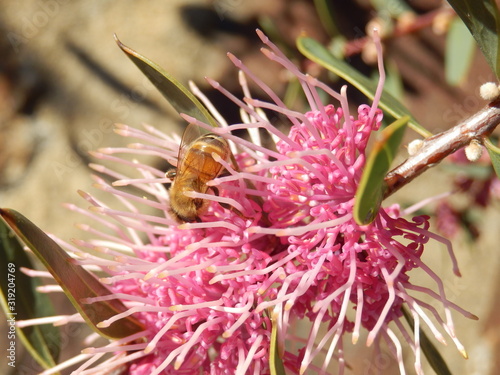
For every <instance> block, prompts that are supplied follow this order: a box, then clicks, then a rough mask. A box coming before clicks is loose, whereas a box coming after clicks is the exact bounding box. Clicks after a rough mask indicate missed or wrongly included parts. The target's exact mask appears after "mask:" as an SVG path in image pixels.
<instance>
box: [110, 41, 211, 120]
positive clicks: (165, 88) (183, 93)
mask: <svg viewBox="0 0 500 375" xmlns="http://www.w3.org/2000/svg"><path fill="white" fill-rule="evenodd" d="M115 40H116V43H117V44H118V47H120V48H121V50H122V51H123V52H125V54H126V55H127V56H128V57H129V59H130V60H132V62H133V63H134V64H135V65H136V66H137V67H138V68H139V69H140V70H141V71H142V72H143V73H144V74H145V75H146V77H148V79H149V80H150V81H151V83H152V84H153V85H155V86H156V88H157V89H158V90H159V91H160V93H161V94H162V95H163V96H164V97H165V98H166V99H167V100H168V101H169V102H170V104H171V105H172V107H174V109H175V110H176V111H177V112H179V113H185V114H186V115H189V116H191V117H194V118H196V119H197V120H200V121H202V122H204V123H206V124H210V125H212V126H213V127H217V126H218V124H217V122H216V121H215V119H214V118H213V116H212V115H211V114H210V113H209V112H208V110H207V109H206V108H205V107H204V106H203V104H201V103H200V101H199V100H198V99H196V97H195V96H194V95H193V94H192V93H191V92H190V91H189V90H188V89H187V88H186V87H184V86H183V85H182V84H181V83H180V82H179V81H177V80H176V79H175V78H174V77H172V76H171V75H170V74H168V73H167V72H165V70H163V69H162V68H161V67H160V66H159V65H157V64H156V63H154V62H153V61H151V60H149V59H148V58H147V57H144V56H142V55H141V54H139V53H137V52H136V51H134V50H133V49H131V48H129V47H127V46H126V45H124V44H123V43H122V42H120V40H119V39H118V37H117V36H116V35H115Z"/></svg>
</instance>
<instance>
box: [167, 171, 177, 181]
mask: <svg viewBox="0 0 500 375" xmlns="http://www.w3.org/2000/svg"><path fill="white" fill-rule="evenodd" d="M176 175H177V171H176V170H175V169H171V170H169V171H167V173H165V177H166V178H170V179H171V180H173V179H174V178H175V176H176Z"/></svg>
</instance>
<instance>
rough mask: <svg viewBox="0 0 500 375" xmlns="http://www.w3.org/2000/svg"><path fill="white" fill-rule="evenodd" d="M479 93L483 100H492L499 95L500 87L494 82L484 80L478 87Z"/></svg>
mask: <svg viewBox="0 0 500 375" xmlns="http://www.w3.org/2000/svg"><path fill="white" fill-rule="evenodd" d="M479 95H481V98H483V99H484V100H488V101H492V100H495V99H496V98H498V97H499V96H500V89H499V88H498V85H497V84H496V83H495V82H486V83H483V84H482V85H481V87H480V88H479Z"/></svg>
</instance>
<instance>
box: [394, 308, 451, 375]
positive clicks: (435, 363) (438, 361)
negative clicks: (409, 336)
mask: <svg viewBox="0 0 500 375" xmlns="http://www.w3.org/2000/svg"><path fill="white" fill-rule="evenodd" d="M401 310H402V311H403V315H404V317H405V319H406V321H407V322H408V324H409V325H410V327H411V329H412V331H413V332H415V321H414V320H413V317H412V316H411V314H410V313H409V312H408V310H407V309H406V308H404V307H403V308H402V309H401ZM418 332H419V335H420V347H421V348H422V352H423V353H424V355H425V358H427V361H429V364H430V365H431V367H432V369H433V370H434V371H435V372H436V375H451V372H450V370H449V369H448V365H447V364H446V362H445V361H444V359H443V357H442V356H441V354H440V353H439V351H438V350H437V349H436V347H435V346H434V344H433V343H432V341H431V340H429V338H428V337H427V335H426V334H425V332H424V331H422V330H421V329H419V330H418Z"/></svg>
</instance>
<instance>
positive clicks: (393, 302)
mask: <svg viewBox="0 0 500 375" xmlns="http://www.w3.org/2000/svg"><path fill="white" fill-rule="evenodd" d="M258 34H259V36H260V37H261V39H262V41H263V42H264V43H265V44H266V45H267V46H268V47H269V49H263V53H264V54H265V55H266V56H267V57H269V58H270V59H271V60H273V61H276V62H277V63H279V64H281V65H282V66H283V68H284V69H286V70H288V71H289V72H290V73H291V74H293V75H294V76H295V77H296V78H297V79H298V80H299V82H300V83H301V85H302V88H303V90H304V93H305V95H306V97H307V99H308V101H309V105H310V107H311V110H310V111H309V112H307V113H305V114H303V113H298V112H294V111H293V110H291V109H288V108H286V106H285V105H284V104H283V102H282V101H281V100H280V99H279V98H278V97H277V96H276V95H275V94H274V93H273V92H272V91H271V90H270V89H269V87H268V86H266V85H265V84H264V83H263V82H262V81H260V80H259V79H258V78H257V77H255V76H254V75H253V74H252V73H251V72H250V71H248V69H247V68H246V67H245V66H244V65H243V64H242V63H241V62H240V61H239V60H237V59H236V58H235V57H234V56H232V55H229V57H230V59H231V60H232V61H233V62H234V64H235V65H236V66H237V67H238V68H239V69H240V70H241V72H240V83H241V86H242V88H243V91H244V93H245V98H244V100H243V101H241V100H239V99H237V98H236V97H234V96H233V95H231V94H230V93H229V92H227V91H226V90H224V89H223V88H221V87H220V86H219V84H217V83H216V82H214V81H212V80H209V82H210V83H211V84H212V85H213V86H214V87H215V88H217V89H218V90H220V92H222V93H223V94H225V95H226V96H227V97H228V98H229V99H231V100H232V101H233V102H235V103H236V104H237V105H238V106H239V107H240V109H241V113H242V120H243V121H242V123H240V124H232V125H228V124H227V123H225V121H224V119H223V118H221V116H220V115H219V114H218V113H217V111H216V110H215V109H214V108H213V107H212V105H211V104H210V103H209V102H208V101H207V100H206V98H205V97H204V96H203V95H202V94H201V93H200V92H199V90H198V89H197V88H196V87H195V86H194V85H192V87H191V88H192V90H193V92H194V93H195V94H196V95H197V96H198V97H199V98H200V99H201V100H202V101H203V102H204V103H205V105H206V106H207V108H209V110H210V111H211V112H212V113H213V115H214V116H215V118H216V119H217V121H218V122H219V124H220V127H219V128H212V127H210V126H209V125H207V124H204V123H202V122H200V121H198V120H196V119H194V118H192V117H189V116H186V115H183V117H184V118H185V119H186V120H187V121H188V122H191V123H195V124H196V125H198V126H200V127H202V128H205V129H207V130H208V131H210V132H213V133H216V134H219V135H221V136H223V137H224V138H226V139H227V140H228V141H229V142H230V145H231V148H232V152H233V154H234V157H235V160H236V162H237V164H238V166H237V167H238V168H235V166H233V165H232V164H231V163H228V162H226V161H224V160H220V161H219V162H220V163H221V164H222V165H223V166H224V168H225V169H226V170H227V173H226V174H224V175H223V176H221V177H219V178H216V179H214V180H212V181H210V182H209V185H210V186H213V187H217V190H218V195H215V194H212V193H210V192H209V193H207V194H201V193H192V194H191V195H190V197H191V198H202V199H206V200H208V201H209V204H208V208H207V210H206V212H204V213H202V214H201V219H202V221H201V222H195V223H184V224H181V225H178V224H177V223H176V222H175V221H174V220H173V219H172V218H171V217H170V216H169V213H168V207H169V202H168V199H169V198H168V191H167V188H166V187H165V183H167V182H169V180H168V179H166V178H165V171H163V170H158V169H156V168H154V167H151V166H150V165H147V164H145V163H142V162H140V161H138V160H132V161H129V159H126V158H121V157H118V156H116V154H121V153H124V154H132V155H142V154H147V155H154V156H159V157H160V158H162V159H164V160H166V161H169V162H171V163H173V164H174V165H175V164H176V163H177V161H176V156H177V152H178V147H179V141H180V140H179V139H178V138H177V137H174V138H172V137H170V136H168V135H165V134H163V133H162V132H160V131H159V130H157V129H156V128H153V127H151V126H147V125H146V126H145V131H141V130H138V129H133V128H130V127H127V126H125V125H118V126H117V130H116V132H117V133H118V134H120V135H123V136H126V137H133V138H136V139H141V140H143V141H145V144H132V145H130V146H129V147H127V148H108V149H103V150H100V151H99V152H97V153H93V155H94V156H95V157H97V158H99V159H103V160H107V161H113V162H118V163H120V164H123V165H124V166H126V167H127V168H129V169H130V170H131V171H135V172H137V175H138V177H133V178H132V177H128V176H124V175H121V174H119V173H117V172H114V171H112V170H110V169H108V168H107V167H104V166H101V165H92V167H93V168H94V169H95V170H97V171H98V172H100V173H101V174H103V175H108V176H110V177H112V178H113V179H115V180H116V181H115V182H114V183H113V184H112V185H109V184H108V183H107V182H106V181H105V180H104V179H102V178H99V177H95V179H96V181H97V184H96V186H97V187H98V188H100V189H102V190H104V191H107V192H109V193H111V194H112V195H113V196H114V197H115V198H116V199H117V200H118V201H119V203H120V204H121V206H122V208H111V207H110V206H108V205H107V204H104V203H103V202H100V201H98V200H97V199H95V198H93V197H92V196H90V195H88V194H85V193H82V195H83V197H84V198H85V199H86V200H87V201H88V202H89V203H90V204H91V205H92V207H91V210H90V211H86V210H82V209H80V208H78V207H76V206H73V205H70V206H69V208H70V209H72V210H75V211H78V212H81V213H82V214H84V215H87V216H89V217H91V218H93V219H95V221H96V222H98V223H101V224H103V225H104V227H105V228H106V229H107V231H101V230H99V229H97V227H94V226H88V225H86V226H82V229H84V230H86V231H88V232H91V233H92V234H95V235H96V236H97V237H99V238H100V240H95V241H90V242H86V241H76V243H75V244H66V243H63V242H62V241H60V240H59V243H61V244H63V245H64V247H65V248H66V249H68V251H69V252H71V253H73V254H74V256H75V258H76V259H78V260H79V261H80V262H81V264H84V265H92V266H93V267H94V268H93V270H94V269H99V270H103V271H105V272H106V273H108V274H109V277H106V278H101V280H102V282H104V283H106V284H108V285H109V288H111V289H112V290H113V291H114V293H116V294H115V295H113V296H112V297H116V298H119V299H121V300H122V301H123V302H124V303H125V304H126V305H127V306H129V307H130V309H129V311H128V312H127V314H130V315H131V314H133V315H134V316H135V317H136V318H137V319H139V320H140V321H141V322H142V323H143V324H144V326H145V327H146V329H147V330H146V332H145V333H141V334H142V335H143V336H145V337H146V340H144V341H135V342H134V344H133V346H131V347H129V346H127V345H132V344H131V343H132V342H133V341H134V340H136V339H137V337H133V338H126V339H123V340H120V342H112V343H110V344H109V345H108V346H105V347H102V348H98V349H96V348H92V349H87V350H86V351H85V352H84V354H82V355H81V356H80V358H78V359H79V360H85V359H87V361H86V362H85V363H84V364H83V365H82V366H81V367H80V368H79V369H78V370H77V371H76V372H74V374H80V375H83V374H98V373H101V372H103V371H105V370H107V369H111V368H113V367H114V366H118V365H121V364H126V365H128V366H129V367H128V373H129V374H133V375H142V374H152V375H157V374H200V373H203V374H267V373H269V366H268V359H269V345H270V332H271V320H273V321H276V322H277V323H276V324H277V327H278V339H279V346H280V348H281V349H282V350H283V351H284V353H283V354H282V358H283V360H284V363H285V366H286V367H287V368H288V370H289V372H290V373H301V374H302V373H305V372H306V370H307V373H311V371H317V372H320V373H324V372H325V371H326V369H327V366H328V364H329V363H330V361H331V359H332V357H335V358H336V359H337V360H338V367H339V370H338V371H334V372H333V373H343V370H344V366H345V359H344V358H343V352H344V350H343V348H344V336H345V335H346V334H350V336H351V340H352V341H353V342H354V343H356V341H357V340H358V338H359V336H360V331H361V329H362V328H365V329H367V330H368V332H369V333H368V338H367V345H371V344H372V343H373V342H376V345H377V347H378V345H379V343H380V342H381V341H385V342H387V344H388V347H389V349H390V350H391V352H392V353H393V354H394V356H395V358H396V359H397V361H398V362H399V366H400V370H401V373H404V372H405V370H404V366H403V362H402V354H401V350H402V345H401V343H400V341H399V339H398V338H397V336H396V335H395V333H394V328H396V329H397V330H399V331H400V332H401V333H402V335H403V337H404V339H405V340H406V342H407V343H408V344H409V346H410V347H411V349H412V350H413V351H414V353H415V367H416V369H417V372H419V373H421V366H420V357H421V351H420V341H419V334H418V328H419V327H420V325H421V324H422V322H423V323H425V324H426V325H427V326H428V328H429V329H430V330H431V332H432V333H433V334H434V336H435V337H436V338H437V339H438V340H439V341H441V342H444V337H443V335H442V333H441V331H440V329H439V327H438V326H436V325H435V324H434V323H433V321H437V322H438V323H439V325H440V326H441V330H444V331H445V332H446V333H447V334H448V335H449V336H450V337H451V339H452V340H453V341H454V342H455V344H456V345H457V347H458V349H459V350H460V351H461V352H462V353H465V352H464V349H463V347H462V345H461V344H460V342H459V341H458V339H457V338H456V336H455V332H454V326H453V321H452V318H451V312H450V311H451V310H452V309H453V310H456V311H458V312H460V313H462V314H464V315H466V316H469V317H471V315H470V314H469V313H467V312H465V311H463V310H462V309H460V308H459V307H457V306H456V305H454V304H453V303H451V302H450V301H448V300H447V298H446V296H445V293H444V285H443V283H442V281H441V280H440V278H439V277H438V276H437V275H436V274H435V273H434V272H433V271H432V270H431V269H430V268H429V267H428V266H427V265H426V264H425V263H423V262H422V261H421V259H420V257H421V254H422V252H423V250H424V245H425V244H426V243H427V242H428V241H429V240H430V239H433V240H435V241H438V242H442V243H443V244H444V245H445V246H446V247H447V249H448V251H449V253H450V256H451V258H452V260H453V265H454V270H455V273H456V274H458V269H457V266H456V261H455V258H454V256H453V253H452V249H451V244H450V242H449V241H447V240H446V239H444V238H442V237H439V236H437V235H435V234H433V233H432V232H430V231H429V222H428V217H426V216H418V217H414V218H413V219H412V220H406V219H404V218H403V217H402V216H403V214H404V213H402V212H401V211H400V208H399V207H398V206H397V205H392V206H390V207H386V208H383V209H381V210H380V212H379V214H378V216H377V217H376V219H375V220H374V222H373V223H372V224H370V225H366V226H359V225H357V224H356V222H355V221H354V219H353V214H352V211H353V205H354V194H355V192H356V189H357V186H358V184H359V181H360V178H361V174H362V171H363V167H364V165H365V159H366V145H367V142H368V139H369V137H370V135H371V133H372V132H373V131H375V130H377V129H378V128H379V127H380V123H381V120H382V116H383V115H382V112H381V110H379V109H378V108H377V106H378V101H379V98H380V95H381V91H382V87H383V84H384V74H383V68H382V57H381V52H380V45H379V44H377V46H378V48H379V66H380V72H381V79H380V82H379V86H378V90H377V95H376V97H375V99H374V102H373V104H372V105H371V106H368V105H362V106H360V107H359V108H358V113H357V115H355V116H352V115H350V114H349V107H348V102H347V97H346V88H345V87H344V88H342V90H341V93H340V94H339V93H337V92H335V91H333V90H332V89H331V88H329V87H328V86H326V85H325V84H323V83H321V82H319V81H317V80H316V79H315V78H313V77H310V76H307V75H304V74H302V73H301V72H299V70H298V69H297V68H296V67H295V66H294V65H293V64H292V63H291V62H290V61H289V60H288V59H287V58H286V57H285V56H284V55H283V54H282V53H281V52H280V51H279V50H278V48H277V47H276V46H275V45H274V44H272V43H271V42H270V41H269V40H268V39H267V38H266V37H265V36H264V35H263V34H262V33H261V32H258ZM377 43H378V42H377ZM246 77H250V78H251V79H252V80H253V81H254V82H255V83H256V84H257V85H259V86H260V87H261V88H262V90H264V92H266V93H267V94H268V95H269V97H270V99H271V102H262V101H258V100H254V99H252V98H251V96H250V93H249V90H248V86H247V83H246ZM318 88H319V89H322V90H324V91H325V92H327V93H328V94H329V95H330V96H331V97H332V99H335V100H336V101H338V103H339V105H338V106H337V107H335V106H334V105H332V104H328V105H323V104H322V103H321V101H320V99H319V95H318V91H317V90H318ZM263 109H266V110H267V111H268V113H269V112H274V113H275V114H276V115H278V116H280V117H281V118H283V117H286V118H287V119H288V120H289V121H290V124H291V129H290V132H289V134H285V133H283V132H281V131H280V130H278V129H277V128H276V127H274V126H273V125H272V124H271V123H270V121H269V120H268V118H267V117H266V115H265V114H264V111H263ZM237 129H247V130H248V132H249V135H250V139H251V141H246V140H243V139H241V138H238V137H236V136H234V135H232V131H233V130H237ZM261 129H263V130H265V131H266V132H267V134H269V135H270V137H269V138H270V140H272V142H274V143H275V147H273V148H266V147H264V146H263V145H262V142H261V141H262V140H261V138H260V133H259V130H261ZM214 157H216V156H214ZM219 159H220V158H219ZM125 185H131V186H133V187H134V188H136V189H139V190H140V192H139V193H138V194H133V193H131V192H129V191H128V190H123V189H121V188H119V187H121V186H125ZM220 203H223V205H221V204H220ZM75 245H76V246H75ZM81 248H83V249H85V250H86V251H88V252H86V253H83V252H82V250H81ZM413 268H421V269H422V270H423V271H424V272H426V273H427V274H428V275H429V276H430V277H431V278H432V279H433V280H434V282H435V284H436V287H437V292H434V291H433V290H430V289H427V288H425V287H422V286H418V285H415V284H413V283H412V282H411V281H410V278H409V275H408V272H409V271H410V270H411V269H413ZM416 292H421V293H422V294H426V295H427V297H429V296H430V297H432V298H434V299H435V300H436V301H435V303H433V304H432V305H431V304H429V303H426V302H423V301H422V300H421V299H420V298H419V297H418V295H416V294H418V293H416ZM108 298H109V297H108ZM87 302H92V301H87ZM403 305H405V306H406V308H407V309H408V310H409V311H410V313H411V315H412V316H413V319H414V321H415V327H414V328H415V333H412V331H411V329H409V328H406V327H405V324H404V319H402V312H401V307H402V306H403ZM437 305H439V307H435V306H437ZM353 309H354V312H355V313H354V314H350V313H349V314H348V311H349V310H353ZM425 311H427V312H428V313H430V315H431V316H432V317H433V318H434V319H433V320H431V319H430V318H429V316H428V315H427V314H426V312H425ZM439 311H441V312H444V318H442V315H441V313H440V312H439ZM127 314H123V315H127ZM348 316H349V317H351V316H352V318H349V317H348ZM123 317H124V316H122V315H120V316H116V317H115V318H113V319H111V320H109V321H106V322H102V325H107V324H111V323H112V322H113V321H119V319H121V318H123ZM303 318H307V319H308V320H310V321H311V322H312V324H311V329H310V333H309V336H308V337H307V338H300V337H297V336H296V335H295V334H294V333H292V330H291V329H290V328H291V327H292V326H293V325H294V322H295V321H296V320H297V319H303ZM322 327H326V330H324V329H323V330H320V328H322ZM285 342H294V344H295V345H301V348H300V350H298V351H296V352H292V351H289V350H288V351H287V350H286V349H284V348H285V345H284V343H285ZM127 343H128V344H127ZM301 343H302V344H301ZM121 345H124V346H123V347H122V346H121ZM320 352H321V353H322V358H324V361H323V363H319V364H317V363H316V364H313V360H314V359H315V357H316V355H317V354H318V353H320ZM104 354H108V357H109V358H108V360H107V361H106V362H104V363H101V364H95V363H94V362H95V361H96V359H97V358H100V356H103V355H104ZM61 367H64V364H63V365H62V366H61ZM46 373H47V374H48V373H50V371H48V372H46Z"/></svg>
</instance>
